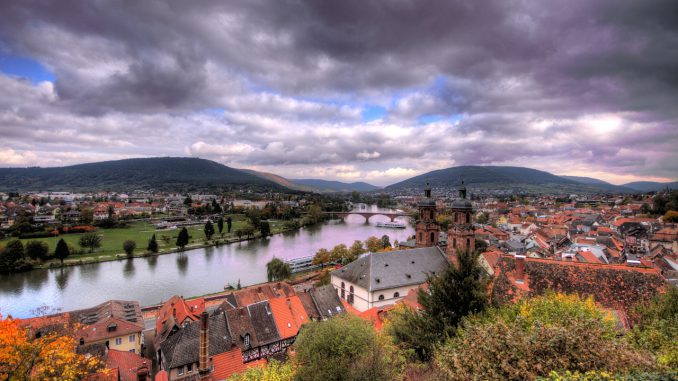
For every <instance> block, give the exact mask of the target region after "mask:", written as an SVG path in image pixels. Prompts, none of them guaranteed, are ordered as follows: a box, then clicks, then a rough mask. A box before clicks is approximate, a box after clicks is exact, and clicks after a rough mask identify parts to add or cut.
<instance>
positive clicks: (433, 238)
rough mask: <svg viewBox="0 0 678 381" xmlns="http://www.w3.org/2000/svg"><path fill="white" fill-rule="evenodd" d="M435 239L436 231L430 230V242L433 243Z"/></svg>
mask: <svg viewBox="0 0 678 381" xmlns="http://www.w3.org/2000/svg"><path fill="white" fill-rule="evenodd" d="M435 241H436V233H434V232H431V243H434V242H435Z"/></svg>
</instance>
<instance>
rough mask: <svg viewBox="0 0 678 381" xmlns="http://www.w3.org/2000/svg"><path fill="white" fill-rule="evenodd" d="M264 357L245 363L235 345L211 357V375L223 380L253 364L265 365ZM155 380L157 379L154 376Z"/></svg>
mask: <svg viewBox="0 0 678 381" xmlns="http://www.w3.org/2000/svg"><path fill="white" fill-rule="evenodd" d="M266 362H267V361H266V359H259V360H256V361H251V362H248V363H246V364H243V362H242V352H241V351H240V348H238V347H235V348H233V349H231V350H230V351H228V352H224V353H220V354H218V355H215V356H214V357H213V358H212V365H213V369H214V370H213V371H212V377H213V378H214V379H215V380H225V379H227V378H229V377H231V376H232V375H233V374H236V373H241V372H244V371H245V370H247V369H248V368H252V367H255V366H263V365H266ZM156 381H159V380H158V379H157V378H156Z"/></svg>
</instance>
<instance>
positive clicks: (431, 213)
mask: <svg viewBox="0 0 678 381" xmlns="http://www.w3.org/2000/svg"><path fill="white" fill-rule="evenodd" d="M429 214H430V215H431V219H433V211H431V212H430V213H429Z"/></svg>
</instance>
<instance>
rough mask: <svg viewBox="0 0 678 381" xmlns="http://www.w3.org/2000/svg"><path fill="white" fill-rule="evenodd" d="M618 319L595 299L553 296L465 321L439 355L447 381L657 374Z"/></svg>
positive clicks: (442, 376) (442, 373)
mask: <svg viewBox="0 0 678 381" xmlns="http://www.w3.org/2000/svg"><path fill="white" fill-rule="evenodd" d="M616 323H617V322H616V320H615V318H614V316H613V315H612V314H611V313H609V312H606V311H603V310H601V309H599V308H597V307H596V305H595V303H594V302H593V299H591V298H589V299H585V300H582V299H580V298H579V297H578V296H576V295H563V294H548V295H545V296H541V297H537V298H533V299H527V300H522V301H520V302H518V303H517V304H515V305H509V306H505V307H503V308H501V309H499V310H494V311H490V312H488V313H486V314H483V315H479V316H474V317H472V318H469V319H466V320H465V321H464V323H463V324H462V325H461V326H460V328H459V329H458V331H457V332H456V335H455V336H454V337H452V338H451V339H450V340H448V341H447V342H446V343H445V344H444V345H443V346H442V348H440V349H439V350H438V351H437V352H436V354H435V364H436V366H437V368H438V369H439V371H440V376H441V378H444V379H448V380H468V379H493V380H495V379H496V380H498V379H502V380H534V379H537V378H538V377H548V376H549V374H550V372H552V371H559V370H570V371H572V372H581V373H586V372H589V371H611V372H615V373H629V372H630V371H632V370H642V371H645V370H653V369H654V368H655V366H654V364H653V363H652V361H651V360H650V359H648V356H647V353H643V352H640V351H636V350H634V349H633V348H632V347H631V346H630V345H628V343H627V342H626V341H625V340H624V339H621V338H619V337H618V335H617V334H618V332H617V330H616Z"/></svg>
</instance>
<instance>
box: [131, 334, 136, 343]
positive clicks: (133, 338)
mask: <svg viewBox="0 0 678 381" xmlns="http://www.w3.org/2000/svg"><path fill="white" fill-rule="evenodd" d="M135 340H136V337H135V336H134V335H129V342H130V343H133V342H134V341H135Z"/></svg>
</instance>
